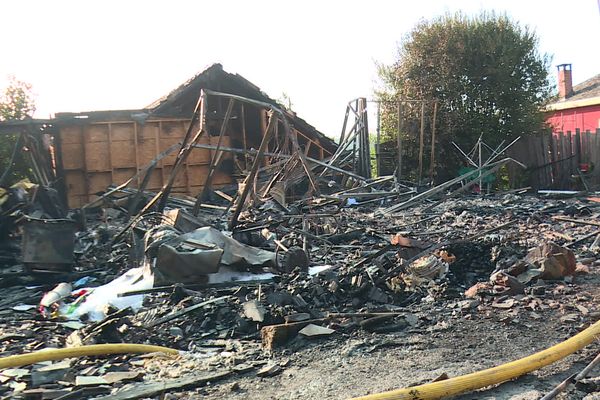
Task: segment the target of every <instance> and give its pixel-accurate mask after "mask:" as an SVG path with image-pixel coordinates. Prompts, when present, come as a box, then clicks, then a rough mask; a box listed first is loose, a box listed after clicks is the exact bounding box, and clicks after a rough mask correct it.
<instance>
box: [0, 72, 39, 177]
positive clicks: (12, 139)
mask: <svg viewBox="0 0 600 400" xmlns="http://www.w3.org/2000/svg"><path fill="white" fill-rule="evenodd" d="M34 112H35V100H34V95H33V92H32V88H31V85H30V84H28V83H25V82H22V81H19V80H17V79H16V78H15V77H14V76H11V77H10V78H9V85H8V86H7V87H6V89H4V92H3V93H2V94H1V95H0V121H11V120H24V119H27V118H31V117H32V116H33V113H34ZM18 138H19V134H18V133H15V134H3V133H0V177H2V176H4V175H5V172H6V170H7V169H9V168H11V161H12V168H11V170H10V171H9V173H8V174H7V175H6V176H5V181H4V182H3V184H4V185H8V184H11V183H14V182H15V181H17V180H19V179H22V178H23V177H25V176H27V171H28V167H27V164H26V162H25V160H23V157H21V152H20V151H18V150H19V149H17V153H16V154H15V157H14V159H13V150H14V149H15V144H16V143H17V140H18Z"/></svg>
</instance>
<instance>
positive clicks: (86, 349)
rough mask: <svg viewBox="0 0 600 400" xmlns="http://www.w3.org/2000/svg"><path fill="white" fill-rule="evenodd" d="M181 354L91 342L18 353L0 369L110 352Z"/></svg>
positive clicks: (159, 348)
mask: <svg viewBox="0 0 600 400" xmlns="http://www.w3.org/2000/svg"><path fill="white" fill-rule="evenodd" d="M154 352H160V353H166V354H173V355H177V354H179V350H175V349H171V348H168V347H162V346H151V345H147V344H129V343H110V344H91V345H88V346H80V347H69V348H63V349H49V350H40V351H35V352H33V353H27V354H17V355H14V356H8V357H2V358H0V369H4V368H14V367H20V366H23V365H29V364H35V363H38V362H42V361H52V360H62V359H65V358H74V357H83V356H104V355H108V354H140V353H154Z"/></svg>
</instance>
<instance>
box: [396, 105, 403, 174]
mask: <svg viewBox="0 0 600 400" xmlns="http://www.w3.org/2000/svg"><path fill="white" fill-rule="evenodd" d="M397 136H398V138H397V139H398V166H397V167H396V181H397V182H400V179H401V178H402V100H400V99H399V100H398V135H397Z"/></svg>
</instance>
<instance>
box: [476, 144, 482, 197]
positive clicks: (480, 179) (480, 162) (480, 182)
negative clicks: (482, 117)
mask: <svg viewBox="0 0 600 400" xmlns="http://www.w3.org/2000/svg"><path fill="white" fill-rule="evenodd" d="M482 136H483V135H481V136H479V141H478V142H477V144H478V146H479V194H483V185H482V182H483V179H482V178H481V166H482V165H483V160H482V159H481V139H482Z"/></svg>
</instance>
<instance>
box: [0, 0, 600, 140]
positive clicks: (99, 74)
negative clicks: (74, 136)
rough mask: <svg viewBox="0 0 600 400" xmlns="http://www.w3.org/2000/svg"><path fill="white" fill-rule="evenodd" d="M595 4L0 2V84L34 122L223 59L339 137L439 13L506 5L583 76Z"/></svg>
mask: <svg viewBox="0 0 600 400" xmlns="http://www.w3.org/2000/svg"><path fill="white" fill-rule="evenodd" d="M598 1H600V0H570V1H566V0H563V1H558V0H546V1H541V0H540V1H526V0H519V1H517V0H502V1H500V0H490V1H478V0H456V1H448V0H445V1H444V0H422V1H411V2H408V1H406V2H404V1H377V0H369V1H366V0H364V1H326V0H321V1H313V0H304V1H283V0H280V1H247V0H246V1H242V0H240V1H162V2H157V1H123V0H120V1H110V0H103V1H92V0H90V1H27V0H9V1H2V2H1V3H0V37H1V38H2V44H1V46H2V48H1V50H0V87H4V86H5V83H6V76H7V75H8V74H14V75H16V76H17V78H19V79H21V80H24V81H28V82H30V83H32V84H33V86H34V89H35V92H36V93H37V103H38V112H37V113H36V117H39V118H45V117H48V116H49V115H50V114H52V113H55V112H60V111H89V110H103V109H126V108H141V107H144V106H145V105H147V104H149V103H151V102H152V101H153V100H155V99H156V98H158V97H160V96H162V95H164V94H166V93H167V92H169V91H170V90H171V89H173V88H175V87H176V86H178V85H179V84H181V83H182V82H184V81H185V80H187V79H189V78H190V77H192V76H193V75H194V74H195V73H197V72H199V71H201V70H202V69H204V68H205V67H206V66H208V65H210V64H212V63H215V62H220V63H222V64H223V67H224V68H225V70H226V71H228V72H234V73H239V74H240V75H243V76H244V77H246V78H247V79H249V80H250V81H252V82H253V83H255V84H256V85H258V86H259V87H260V88H261V89H262V90H263V91H265V92H266V93H267V94H269V95H270V96H271V97H273V98H278V97H280V95H281V93H282V92H286V93H287V94H288V95H289V96H290V98H291V99H292V102H293V104H294V107H293V108H294V110H295V111H296V112H297V113H298V114H299V115H300V116H301V117H303V118H304V119H306V120H307V121H308V122H310V123H311V124H313V125H315V126H316V127H317V128H318V129H320V130H322V131H323V132H325V133H327V134H328V135H330V136H337V135H338V134H339V130H340V129H341V125H342V122H343V116H344V110H345V106H346V103H347V102H348V101H349V100H351V99H353V98H356V97H359V96H366V97H369V98H370V97H372V92H373V86H374V83H375V81H376V68H375V61H380V62H386V63H387V62H391V61H392V60H393V59H394V56H395V54H396V44H397V42H398V41H399V40H400V39H401V38H402V37H403V35H405V34H406V33H407V32H409V31H410V29H411V28H412V27H413V26H414V24H415V23H416V22H418V21H419V20H420V19H429V18H432V17H435V16H438V15H440V14H443V13H445V12H454V11H457V10H462V11H464V12H465V13H467V14H473V13H478V12H479V11H480V10H495V11H497V12H506V13H507V14H508V15H509V16H510V17H512V18H514V19H516V20H518V21H520V22H521V23H522V24H526V25H529V26H530V27H532V28H534V29H535V30H536V32H537V33H538V35H539V37H540V45H541V50H542V51H544V52H548V53H551V54H553V55H554V58H553V62H552V67H551V73H552V76H554V75H555V71H556V69H555V67H554V65H556V64H560V63H572V64H573V80H574V82H575V83H579V82H581V81H583V80H585V79H587V78H590V77H592V76H594V75H596V74H598V73H600V11H599V5H598Z"/></svg>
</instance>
